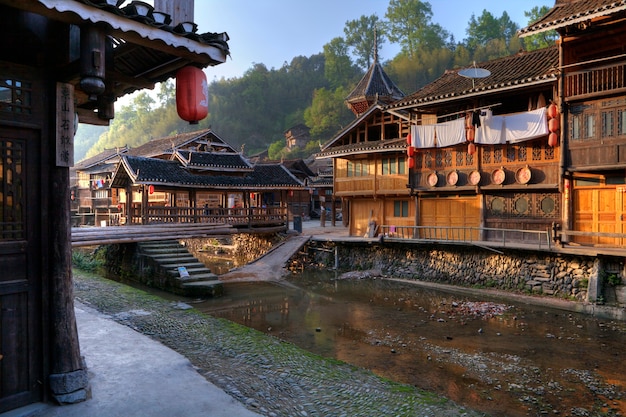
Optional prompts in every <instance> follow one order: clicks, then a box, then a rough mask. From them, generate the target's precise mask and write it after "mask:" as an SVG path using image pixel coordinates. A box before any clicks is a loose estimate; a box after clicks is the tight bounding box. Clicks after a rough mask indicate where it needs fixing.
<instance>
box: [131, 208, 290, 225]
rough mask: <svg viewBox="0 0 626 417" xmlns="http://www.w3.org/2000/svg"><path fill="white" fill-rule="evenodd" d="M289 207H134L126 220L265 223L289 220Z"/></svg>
mask: <svg viewBox="0 0 626 417" xmlns="http://www.w3.org/2000/svg"><path fill="white" fill-rule="evenodd" d="M287 221H288V219H287V208H286V207H267V208H261V207H246V208H230V209H227V208H208V209H207V208H195V207H166V206H150V207H148V209H147V212H146V213H141V212H140V211H139V210H134V211H133V213H132V216H131V219H130V222H126V224H163V223H206V224H227V225H231V226H234V227H264V226H276V225H286V224H287Z"/></svg>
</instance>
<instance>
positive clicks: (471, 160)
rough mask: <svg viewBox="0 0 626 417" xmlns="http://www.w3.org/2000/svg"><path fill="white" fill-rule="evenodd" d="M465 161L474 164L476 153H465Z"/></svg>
mask: <svg viewBox="0 0 626 417" xmlns="http://www.w3.org/2000/svg"><path fill="white" fill-rule="evenodd" d="M465 163H466V165H468V166H471V165H474V155H470V154H469V153H468V152H466V153H465Z"/></svg>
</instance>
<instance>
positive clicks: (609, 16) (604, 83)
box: [520, 0, 626, 247]
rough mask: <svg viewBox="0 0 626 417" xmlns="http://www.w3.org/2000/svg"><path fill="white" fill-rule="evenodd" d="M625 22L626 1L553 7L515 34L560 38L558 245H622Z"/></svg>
mask: <svg viewBox="0 0 626 417" xmlns="http://www.w3.org/2000/svg"><path fill="white" fill-rule="evenodd" d="M624 16H626V4H624V3H623V2H615V1H611V0H588V1H584V2H582V1H572V0H558V1H556V2H555V5H554V7H553V8H552V9H551V10H550V12H549V13H548V14H546V15H545V16H544V17H543V18H542V19H540V20H539V21H537V22H535V23H534V24H532V25H530V26H528V27H527V28H524V29H522V31H521V32H520V36H527V35H531V34H536V33H541V32H544V31H547V30H556V31H557V32H558V34H559V35H560V40H559V42H558V48H559V53H560V54H559V56H560V59H559V62H558V69H559V72H558V74H559V84H558V102H559V103H560V104H561V105H560V107H559V110H560V114H561V118H560V122H561V123H560V124H561V129H560V140H561V143H562V147H563V149H565V152H564V154H563V158H562V159H561V161H560V163H559V165H560V171H561V174H562V175H563V177H564V183H563V203H564V210H563V233H564V235H563V240H564V241H569V242H572V243H578V244H586V245H589V244H593V245H600V246H614V247H623V245H624V243H625V240H624V238H625V235H624V233H626V197H625V196H626V175H625V168H626V76H625V74H626V62H625V60H624V47H623V45H624V43H625V42H626V23H625V22H624ZM622 39H624V41H623V40H622Z"/></svg>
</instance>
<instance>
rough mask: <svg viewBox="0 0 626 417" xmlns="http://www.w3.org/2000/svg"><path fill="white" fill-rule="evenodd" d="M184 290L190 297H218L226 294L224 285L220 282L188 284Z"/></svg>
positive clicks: (185, 284) (183, 286)
mask: <svg viewBox="0 0 626 417" xmlns="http://www.w3.org/2000/svg"><path fill="white" fill-rule="evenodd" d="M182 289H183V290H184V292H185V294H186V295H187V296H190V297H216V296H220V295H222V294H223V293H224V284H223V283H222V281H219V280H213V281H195V282H186V283H184V284H183V285H182Z"/></svg>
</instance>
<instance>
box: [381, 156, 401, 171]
mask: <svg viewBox="0 0 626 417" xmlns="http://www.w3.org/2000/svg"><path fill="white" fill-rule="evenodd" d="M381 165H382V175H397V174H400V175H404V174H405V173H406V160H405V158H404V157H403V156H401V157H398V158H383V159H382V163H381Z"/></svg>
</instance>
